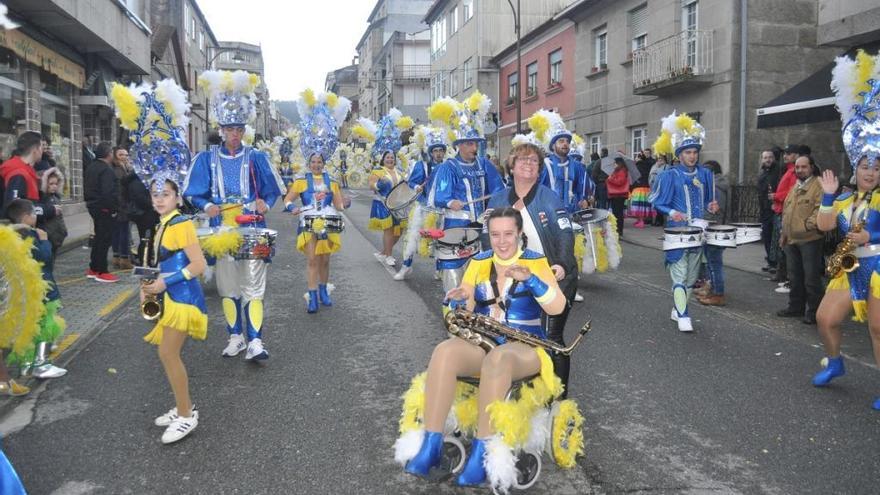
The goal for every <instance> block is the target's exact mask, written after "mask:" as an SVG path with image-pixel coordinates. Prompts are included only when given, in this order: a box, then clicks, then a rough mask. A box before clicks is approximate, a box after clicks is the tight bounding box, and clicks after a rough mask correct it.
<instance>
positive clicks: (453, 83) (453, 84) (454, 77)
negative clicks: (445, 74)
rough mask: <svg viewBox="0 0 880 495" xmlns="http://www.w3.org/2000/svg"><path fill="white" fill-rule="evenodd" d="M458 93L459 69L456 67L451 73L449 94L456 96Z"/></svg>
mask: <svg viewBox="0 0 880 495" xmlns="http://www.w3.org/2000/svg"><path fill="white" fill-rule="evenodd" d="M457 94H458V71H456V70H455V69H453V70H452V72H450V73H449V95H450V96H455V95H457Z"/></svg>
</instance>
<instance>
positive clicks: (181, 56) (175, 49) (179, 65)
mask: <svg viewBox="0 0 880 495" xmlns="http://www.w3.org/2000/svg"><path fill="white" fill-rule="evenodd" d="M150 28H151V30H152V32H153V34H152V36H151V40H150V45H151V46H150V55H151V61H152V64H151V65H152V70H151V74H150V75H151V78H152V79H153V80H154V81H159V80H162V79H166V78H171V79H174V80H175V81H177V84H179V85H180V87H182V88H183V89H185V90H186V91H187V93H188V95H189V102H190V104H191V105H192V108H191V113H190V123H189V128H188V129H187V138H188V140H189V146H190V148H191V149H192V150H193V151H199V150H202V149H205V147H206V145H207V138H208V134H209V133H210V132H211V126H210V124H209V122H208V110H207V108H208V106H207V95H206V94H205V92H204V91H203V90H202V89H200V88H199V85H198V78H199V74H201V73H202V72H203V71H205V70H207V69H208V67H209V66H210V60H211V58H212V57H213V56H214V54H215V53H217V48H218V43H217V38H216V37H215V36H214V33H213V31H212V30H211V27H210V26H209V25H208V22H207V20H206V19H205V16H204V14H203V13H202V10H201V9H200V8H199V6H198V3H197V2H196V1H195V0H151V1H150Z"/></svg>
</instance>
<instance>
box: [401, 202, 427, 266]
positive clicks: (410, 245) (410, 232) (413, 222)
mask: <svg viewBox="0 0 880 495" xmlns="http://www.w3.org/2000/svg"><path fill="white" fill-rule="evenodd" d="M424 221H425V210H423V209H422V205H421V204H419V203H418V202H416V205H415V207H414V208H413V213H412V215H410V218H409V224H408V225H407V227H406V236H405V237H404V244H403V259H404V260H406V259H409V258H410V257H414V256H415V255H416V251H418V249H419V241H420V240H421V236H420V235H419V230H420V229H421V228H422V223H423V222H424Z"/></svg>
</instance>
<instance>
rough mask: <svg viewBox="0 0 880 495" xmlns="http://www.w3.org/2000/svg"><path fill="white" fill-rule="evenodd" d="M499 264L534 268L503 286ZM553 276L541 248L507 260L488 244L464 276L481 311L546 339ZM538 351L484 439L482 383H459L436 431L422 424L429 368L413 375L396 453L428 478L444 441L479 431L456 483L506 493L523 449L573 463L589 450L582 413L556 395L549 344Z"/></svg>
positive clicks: (492, 412)
mask: <svg viewBox="0 0 880 495" xmlns="http://www.w3.org/2000/svg"><path fill="white" fill-rule="evenodd" d="M496 264H498V265H502V266H509V265H512V264H518V265H521V266H524V267H527V268H529V270H530V271H531V272H532V275H531V276H530V277H529V278H528V279H527V280H526V281H524V282H518V281H514V280H513V279H509V280H507V281H506V283H505V286H504V287H502V288H497V287H496V284H495V280H496V278H497V277H496V273H495V265H496ZM552 280H554V275H553V272H552V271H551V270H550V265H549V264H548V262H547V258H546V257H545V256H544V255H542V254H540V253H537V252H535V251H531V250H528V249H526V250H520V251H519V252H517V254H516V255H515V256H514V257H513V258H511V259H509V260H501V259H499V258H498V257H497V256H495V255H494V252H493V251H492V250H489V251H484V252H481V253H478V254H477V255H475V256H474V257H473V258H471V261H470V263H469V264H468V267H467V271H466V272H465V274H464V277H463V282H462V283H463V285H467V286H471V287H473V288H474V303H475V306H474V312H475V313H478V314H483V315H487V316H490V317H492V318H494V319H496V320H497V321H500V322H501V323H503V324H505V325H507V326H510V327H513V328H516V329H518V330H521V331H524V332H528V333H530V334H532V335H535V336H536V337H539V338H542V339H546V334H545V331H544V328H543V327H542V326H541V316H542V315H543V309H542V308H541V304H542V303H546V302H549V301H551V300H553V299H554V298H555V297H556V289H555V288H553V287H552V286H551V285H550V284H548V283H547V282H545V281H552ZM493 308H499V309H498V310H493ZM500 308H503V310H502V309H500ZM493 313H494V314H493ZM496 343H497V344H499V345H501V344H504V340H503V339H498V340H497V341H496ZM535 352H536V353H537V354H538V358H539V361H540V370H539V372H538V374H537V375H536V376H535V377H534V378H531V379H530V380H528V381H527V382H526V384H525V385H523V386H522V387H521V388H520V390H519V394H518V396H517V397H510V398H508V399H505V400H498V401H495V402H493V403H491V404H490V405H489V406H488V407H487V408H486V412H487V413H488V414H489V417H490V422H491V425H492V429H493V431H494V432H495V434H494V435H492V436H490V437H489V438H486V439H477V438H473V437H474V436H475V435H476V431H477V420H478V416H479V411H478V408H477V403H478V391H477V386H476V385H474V384H473V383H471V382H465V381H460V382H459V383H458V385H457V389H456V394H455V399H454V402H453V405H452V407H451V409H450V411H449V418H448V419H447V421H446V431H444V432H431V431H426V430H425V427H424V423H423V414H424V407H425V381H426V376H427V374H426V373H420V374H419V375H417V376H416V377H415V378H413V380H412V383H411V386H410V388H409V390H408V391H407V392H406V393H405V394H404V396H403V413H402V414H401V418H400V423H399V431H400V437H399V438H398V440H397V441H396V442H395V444H394V449H395V460H396V461H397V462H398V463H400V464H403V465H405V466H406V471H407V472H408V473H412V474H416V475H418V476H423V477H427V476H429V475H430V473H431V472H432V470H434V469H437V468H438V466H439V465H440V464H441V460H442V456H443V454H442V452H443V444H444V442H451V441H452V440H451V438H452V437H456V438H457V437H463V438H473V440H472V442H471V452H470V455H469V456H468V460H467V463H466V464H465V465H464V467H463V468H462V472H461V474H460V475H459V476H458V477H457V478H456V483H457V484H459V485H465V486H473V485H480V484H483V483H487V484H488V485H489V486H490V487H491V488H492V490H493V491H495V492H496V493H499V492H500V493H506V492H507V491H508V490H509V489H510V488H513V487H515V486H516V483H517V478H518V477H519V476H520V473H519V470H518V468H517V466H516V456H517V453H519V452H529V453H532V454H535V455H538V456H540V455H541V453H542V452H543V451H544V450H546V451H547V452H548V453H549V454H550V455H551V456H552V458H553V459H554V460H555V461H556V463H557V464H558V465H559V466H560V467H563V468H571V467H574V466H575V464H576V459H577V456H578V455H583V453H584V451H583V449H584V442H583V431H582V429H581V428H582V424H583V416H582V415H581V413H580V411H579V410H578V406H577V403H575V402H574V401H572V400H561V401H560V400H556V399H558V398H559V397H560V395H561V394H562V392H563V385H562V382H561V380H560V379H559V377H557V376H556V374H555V373H554V371H553V361H552V360H551V358H550V356H549V355H548V354H547V352H546V351H545V350H544V349H542V348H539V347H536V348H535ZM548 404H552V406H548Z"/></svg>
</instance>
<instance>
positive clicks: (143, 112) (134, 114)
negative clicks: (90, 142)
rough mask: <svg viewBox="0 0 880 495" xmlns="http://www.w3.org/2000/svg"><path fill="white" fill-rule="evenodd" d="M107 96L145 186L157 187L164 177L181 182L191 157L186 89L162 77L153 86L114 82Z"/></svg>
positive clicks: (160, 184) (187, 170) (135, 168)
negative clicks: (188, 138) (125, 84)
mask: <svg viewBox="0 0 880 495" xmlns="http://www.w3.org/2000/svg"><path fill="white" fill-rule="evenodd" d="M110 97H111V98H112V99H113V102H114V104H115V107H116V117H117V118H119V120H120V122H121V125H122V127H123V128H125V129H127V130H128V131H130V134H129V137H130V138H131V139H132V141H134V144H133V145H132V146H131V150H130V151H129V153H130V154H131V157H132V165H133V166H134V170H135V172H136V173H137V175H138V177H140V179H141V181H143V182H144V184H146V186H147V187H148V188H149V187H150V185H151V184H152V183H153V182H156V184H157V187H158V188H160V189H161V188H162V187H163V185H164V184H165V181H166V180H170V181H172V182H174V183H175V184H177V185H178V186H179V185H181V184H183V182H184V180H185V179H186V175H187V173H188V172H189V166H190V159H191V156H190V150H189V146H187V143H186V132H185V131H184V129H185V128H186V126H187V125H188V124H189V117H188V116H187V115H186V114H187V112H189V108H190V105H189V103H188V102H187V100H186V91H184V90H183V89H182V88H181V87H180V86H178V85H177V83H175V82H174V81H173V80H172V79H163V80H162V81H159V82H157V83H156V84H155V85H151V84H148V83H144V84H140V85H131V86H123V85H122V84H117V83H114V84H113V88H112V90H111V91H110Z"/></svg>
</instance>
